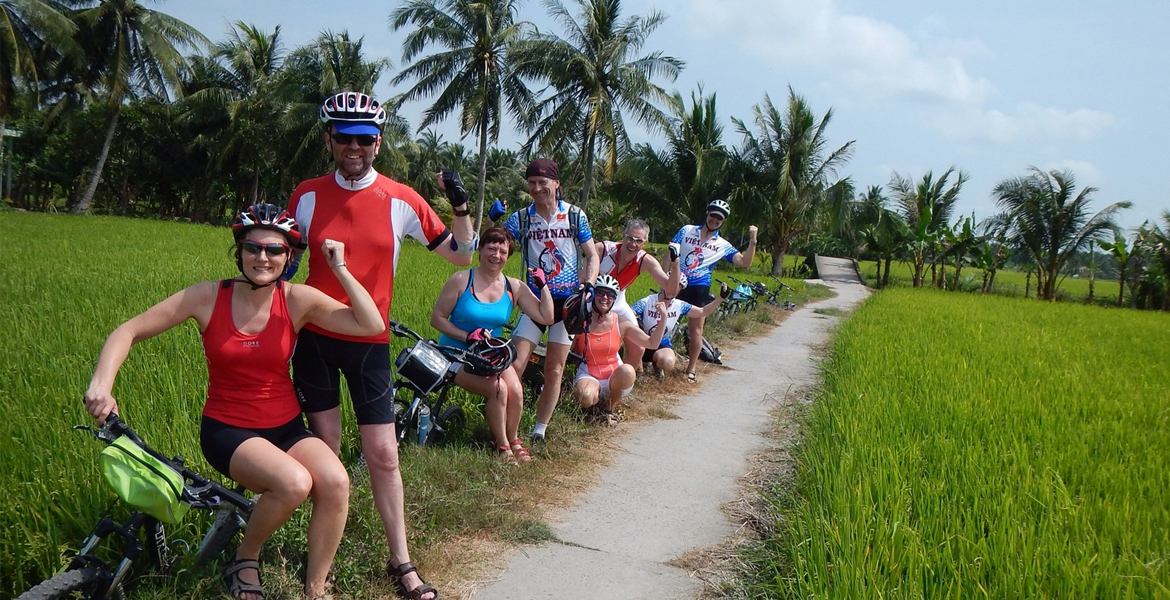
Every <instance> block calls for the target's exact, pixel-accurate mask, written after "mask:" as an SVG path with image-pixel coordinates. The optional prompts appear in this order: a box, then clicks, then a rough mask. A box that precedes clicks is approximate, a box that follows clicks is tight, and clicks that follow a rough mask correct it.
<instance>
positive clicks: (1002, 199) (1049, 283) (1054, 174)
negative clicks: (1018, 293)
mask: <svg viewBox="0 0 1170 600" xmlns="http://www.w3.org/2000/svg"><path fill="white" fill-rule="evenodd" d="M1029 171H1030V172H1029V173H1028V174H1027V175H1024V176H1022V177H1012V178H1009V179H1005V180H1003V181H1000V182H999V183H998V184H996V186H995V188H994V189H993V191H992V196H993V197H994V198H995V199H996V203H997V204H998V205H999V206H1000V207H1001V208H1003V209H1004V212H1005V218H1006V219H1007V220H1008V221H1009V222H1010V224H1011V229H1010V230H1009V240H1011V241H1012V242H1013V243H1017V244H1019V245H1020V246H1022V247H1023V248H1025V249H1027V252H1028V253H1029V255H1030V257H1031V259H1032V261H1033V262H1034V263H1035V265H1036V277H1037V287H1036V290H1037V297H1039V298H1041V299H1045V300H1049V301H1054V300H1056V281H1057V276H1058V275H1059V274H1060V272H1061V270H1062V268H1063V267H1064V265H1065V263H1067V262H1068V260H1069V258H1071V257H1072V256H1073V255H1074V254H1075V253H1076V252H1078V251H1079V250H1082V249H1083V248H1084V247H1085V246H1086V244H1088V241H1089V240H1090V239H1097V240H1100V239H1101V238H1102V236H1103V235H1104V234H1105V233H1107V232H1112V231H1113V230H1114V229H1115V228H1116V224H1115V223H1114V222H1113V215H1115V214H1116V213H1117V211H1119V210H1122V209H1125V208H1129V207H1130V206H1132V204H1131V203H1130V202H1115V203H1113V204H1110V205H1109V206H1107V207H1105V208H1104V209H1102V210H1101V211H1100V212H1098V213H1096V214H1091V213H1090V211H1089V204H1090V203H1091V202H1092V196H1093V194H1094V193H1095V192H1096V191H1097V188H1095V187H1085V188H1083V189H1081V190H1080V192H1077V191H1076V180H1075V178H1074V177H1073V174H1072V173H1071V172H1070V171H1055V170H1054V171H1049V172H1044V171H1042V170H1040V169H1038V168H1036V167H1031V168H1030V169H1029Z"/></svg>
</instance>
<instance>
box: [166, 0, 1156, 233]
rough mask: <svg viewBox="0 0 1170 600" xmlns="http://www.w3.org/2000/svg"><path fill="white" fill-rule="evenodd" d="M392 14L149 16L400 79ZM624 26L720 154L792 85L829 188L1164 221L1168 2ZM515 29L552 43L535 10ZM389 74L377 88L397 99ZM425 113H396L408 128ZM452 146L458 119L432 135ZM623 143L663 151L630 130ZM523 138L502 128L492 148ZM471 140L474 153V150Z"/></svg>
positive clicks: (785, 1) (316, 11)
mask: <svg viewBox="0 0 1170 600" xmlns="http://www.w3.org/2000/svg"><path fill="white" fill-rule="evenodd" d="M394 6H397V4H395V3H392V2H385V3H384V2H364V3H333V2H308V1H305V0H287V1H283V2H238V1H235V2H228V1H226V0H202V1H200V2H160V3H157V4H153V6H152V8H156V9H158V10H161V11H163V12H166V13H168V14H171V15H173V16H176V17H179V18H181V19H183V20H184V21H186V22H188V23H190V24H191V25H193V26H195V27H197V28H198V29H200V30H201V31H202V32H203V33H204V34H205V35H207V36H208V37H210V38H211V39H212V40H220V39H223V38H224V37H225V35H226V32H227V29H228V27H229V24H230V23H231V22H234V21H244V22H247V23H251V24H254V25H258V26H260V27H262V28H264V29H271V28H272V27H274V26H276V25H278V24H279V25H280V26H281V33H282V37H283V39H284V43H285V45H286V49H288V50H291V49H293V48H295V47H296V46H298V45H301V44H303V43H306V42H308V41H309V40H311V39H312V38H313V37H315V36H316V35H317V33H319V32H320V31H322V30H325V29H331V30H334V31H341V30H349V32H350V33H351V34H352V35H363V36H365V48H366V51H367V53H368V55H369V56H371V57H373V56H380V57H386V58H389V59H391V61H392V62H393V63H394V66H395V68H393V69H391V73H396V72H397V68H398V67H400V66H401V44H402V39H403V36H404V32H399V33H392V32H391V31H390V28H389V26H388V16H389V13H390V11H391V10H392V8H393V7H394ZM622 6H623V11H624V14H626V15H635V14H641V15H644V14H648V13H649V12H650V11H653V10H658V11H661V12H663V13H665V14H666V15H667V16H668V19H667V20H666V22H665V23H664V24H663V25H662V26H661V27H659V29H658V30H656V31H655V32H654V33H653V34H652V35H651V37H650V38H649V42H648V46H647V49H646V50H647V51H653V50H661V51H662V52H663V53H665V54H667V55H670V56H674V57H677V58H680V59H682V60H684V61H686V63H687V66H686V68H685V69H684V70H683V72H682V75H681V76H680V77H679V79H678V80H677V81H675V82H673V83H669V82H660V84H662V85H663V86H664V87H665V88H666V89H667V90H668V91H673V90H678V91H680V92H681V93H682V94H683V96H684V97H688V98H689V96H690V93H691V91H693V90H695V89H696V88H697V86H698V85H700V84H701V85H702V86H703V87H704V89H705V90H706V91H707V93H711V92H715V93H717V94H718V105H717V111H718V114H719V115H720V116H721V119H722V120H723V121H724V122H725V129H724V141H725V143H727V144H729V145H732V144H737V143H738V142H739V140H740V137H739V135H738V133H737V132H736V130H735V128H734V126H733V125H732V124H731V121H730V117H737V118H739V119H742V120H745V121H750V120H751V116H752V108H753V106H755V105H757V104H759V103H761V101H762V100H763V98H764V95H765V94H769V95H770V96H771V98H772V101H773V102H774V103H775V104H777V105H782V104H783V103H784V102H785V101H786V98H787V94H788V87H789V86H792V88H793V89H794V90H795V91H796V93H797V94H799V95H801V96H804V97H805V98H806V99H807V100H808V102H809V103H810V105H811V106H812V108H813V110H814V112H815V113H816V114H817V115H818V116H820V115H822V114H824V112H825V111H827V110H828V109H830V108H831V109H832V110H833V112H834V115H833V120H832V121H831V123H830V125H829V129H828V132H829V135H830V138H831V143H832V147H834V148H835V147H837V146H840V145H842V144H844V143H846V142H848V141H851V140H853V141H856V144H855V153H854V156H853V158H852V160H851V161H849V163H848V164H847V165H846V167H845V168H844V169H843V171H842V173H841V175H849V176H851V177H852V178H853V180H854V182H855V183H856V185H857V188H858V189H859V190H863V189H865V188H867V187H868V186H870V185H885V184H886V183H887V182H888V181H889V180H890V175H891V173H893V172H895V171H896V172H898V173H899V174H901V175H903V176H908V177H910V178H911V179H914V180H918V179H920V178H921V177H922V176H923V175H924V174H925V173H926V172H927V171H933V172H934V173H935V174H936V175H938V174H940V173H942V172H943V171H945V170H946V169H947V168H948V167H950V166H952V165H953V166H956V167H958V168H960V169H962V170H964V171H965V172H967V173H968V174H969V175H970V181H969V182H968V183H967V184H966V185H965V186H964V188H963V192H962V194H961V196H960V201H959V206H958V209H959V212H960V213H965V214H969V213H971V212H974V213H975V216H976V217H977V218H983V217H986V216H989V215H991V214H992V213H993V212H995V205H994V202H993V200H991V198H990V193H991V189H992V187H994V185H995V184H996V182H998V181H1000V180H1002V179H1005V178H1007V177H1014V176H1018V175H1023V174H1025V173H1026V172H1027V168H1028V167H1029V166H1031V165H1034V166H1037V167H1040V168H1041V169H1044V170H1052V169H1060V170H1064V169H1068V170H1070V171H1072V172H1073V174H1074V175H1075V176H1076V180H1077V183H1078V185H1079V186H1094V187H1096V188H1098V190H1099V191H1097V192H1096V193H1095V194H1094V198H1095V202H1094V205H1093V206H1094V208H1096V209H1100V208H1103V207H1104V206H1106V205H1107V204H1109V203H1112V202H1117V201H1122V200H1128V201H1130V202H1133V203H1134V207H1133V208H1132V209H1129V210H1127V211H1124V212H1123V213H1122V214H1121V215H1120V218H1119V220H1120V222H1121V223H1122V225H1124V226H1126V227H1136V226H1138V225H1140V224H1141V223H1142V221H1144V220H1146V219H1151V220H1153V219H1156V218H1157V217H1158V216H1159V214H1160V213H1161V211H1163V210H1166V209H1170V152H1168V151H1167V150H1168V148H1167V146H1168V140H1170V115H1168V109H1167V99H1170V41H1168V36H1166V35H1165V27H1166V23H1168V22H1170V2H1165V1H1164V0H1137V1H1125V0H1123V1H1121V2H1116V3H1113V2H1098V1H1082V0H1065V1H1062V2H1055V1H1052V0H1033V1H1030V2H1006V1H1000V0H985V1H983V2H964V3H951V2H947V3H939V2H925V1H922V0H901V1H899V2H881V3H874V2H862V1H860V0H769V1H760V0H719V1H713V0H625V2H624V3H623V5H622ZM521 18H522V19H527V20H531V21H533V22H535V23H537V25H538V26H540V27H542V28H546V29H550V30H551V31H553V32H556V33H559V31H558V30H557V29H556V27H555V25H554V24H552V23H551V22H550V21H549V20H548V18H547V16H546V15H545V11H544V9H543V6H542V5H541V4H540V3H539V2H533V1H529V2H528V3H526V4H523V5H522V13H521ZM388 79H389V78H384V81H383V82H382V83H381V84H380V85H379V87H378V88H377V90H376V91H377V93H378V94H380V95H387V96H388V95H391V94H393V93H398V92H400V91H402V90H401V89H392V88H391V86H390V84H389V81H388ZM424 108H425V104H424V103H422V102H419V103H416V104H415V105H413V106H408V107H406V110H405V111H404V116H406V117H407V119H409V120H410V121H411V122H412V123H413V124H417V123H418V121H419V117H418V115H419V114H420V113H421V111H422V110H423V109H424ZM439 132H440V133H442V134H443V136H444V138H445V139H447V140H450V141H456V140H458V139H459V136H458V129H457V126H456V125H455V124H454V123H450V124H447V125H446V126H444V127H441V128H439ZM632 135H633V137H634V138H635V141H646V142H650V143H651V144H654V145H660V144H661V143H662V140H661V139H659V138H656V137H654V136H652V135H650V134H648V133H645V132H633V133H632ZM518 139H519V136H518V135H516V134H515V133H513V132H505V133H504V135H503V136H502V139H501V141H500V143H501V145H505V146H514V145H516V142H517V140H518ZM465 143H467V144H468V145H474V144H473V141H472V140H470V139H469V140H467V141H466V142H465Z"/></svg>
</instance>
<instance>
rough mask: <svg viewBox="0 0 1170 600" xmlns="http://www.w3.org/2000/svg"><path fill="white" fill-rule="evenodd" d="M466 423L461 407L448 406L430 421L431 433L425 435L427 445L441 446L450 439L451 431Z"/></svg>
mask: <svg viewBox="0 0 1170 600" xmlns="http://www.w3.org/2000/svg"><path fill="white" fill-rule="evenodd" d="M466 422H467V417H466V415H464V414H463V407H462V406H448V407H447V408H444V409H443V410H441V411H439V414H438V415H437V416H436V417H435V418H434V419H432V426H431V432H430V433H429V434H428V435H427V445H428V446H429V445H431V444H436V445H440V446H441V445H443V444H444V443H445V442H447V441H448V440H450V439H451V432H452V430H453V429H456V428H461V427H463V425H464V424H465V423H466Z"/></svg>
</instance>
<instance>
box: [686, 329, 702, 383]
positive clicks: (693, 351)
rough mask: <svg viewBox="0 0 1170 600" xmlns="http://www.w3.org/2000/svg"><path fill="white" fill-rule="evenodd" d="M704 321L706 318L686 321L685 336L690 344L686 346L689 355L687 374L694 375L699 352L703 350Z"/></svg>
mask: <svg viewBox="0 0 1170 600" xmlns="http://www.w3.org/2000/svg"><path fill="white" fill-rule="evenodd" d="M705 320H706V317H700V318H693V317H691V318H688V319H687V335H689V336H690V338H691V339H690V343H688V344H687V351H688V353H689V354H690V362H689V364H687V373H694V372H695V367H696V366H698V364H699V352H701V351H702V350H703V321H705Z"/></svg>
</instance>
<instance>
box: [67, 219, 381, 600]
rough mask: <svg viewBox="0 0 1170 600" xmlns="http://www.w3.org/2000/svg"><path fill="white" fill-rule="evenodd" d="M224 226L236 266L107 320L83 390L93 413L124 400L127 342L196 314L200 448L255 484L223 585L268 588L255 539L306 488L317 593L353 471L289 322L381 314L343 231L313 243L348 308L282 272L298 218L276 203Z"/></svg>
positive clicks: (252, 598)
mask: <svg viewBox="0 0 1170 600" xmlns="http://www.w3.org/2000/svg"><path fill="white" fill-rule="evenodd" d="M232 233H233V235H234V237H235V240H236V266H237V267H238V268H239V270H240V276H239V277H236V278H234V279H225V280H223V281H207V282H203V283H197V284H195V285H193V286H191V287H189V288H187V289H185V290H182V291H180V292H179V293H177V294H175V295H173V296H171V297H169V298H167V299H166V300H163V301H162V302H159V303H158V304H156V305H154V306H152V307H150V308H149V309H147V310H146V312H143V313H142V314H140V315H138V316H136V317H134V318H132V319H130V320H129V321H127V322H125V323H123V324H122V325H120V326H119V327H118V328H117V329H115V330H114V332H113V333H111V334H110V336H109V337H108V338H107V339H106V343H105V345H104V346H103V347H102V351H101V355H100V356H99V357H98V364H97V368H96V369H95V370H94V374H93V378H92V379H91V380H90V383H89V389H88V390H87V391H86V392H85V405H86V410H87V411H88V412H89V413H90V414H91V415H93V417H94V418H96V419H97V420H98V421H104V420H105V419H106V417H107V416H109V414H110V413H112V412H114V413H116V412H120V411H119V410H118V404H117V401H116V400H115V399H114V396H113V387H114V380H115V379H116V377H117V374H118V369H119V368H121V366H122V363H123V362H124V361H125V360H126V357H127V355H129V353H130V347H131V346H132V345H133V344H135V343H137V342H140V341H142V340H145V339H149V338H151V337H154V336H156V335H158V334H160V333H162V332H164V331H167V330H169V329H172V328H174V327H176V326H178V325H179V324H181V323H183V322H184V321H186V320H188V319H193V320H194V321H195V323H196V324H197V325H198V326H199V330H200V331H201V332H202V337H203V349H204V353H205V354H206V356H207V372H208V386H207V402H206V404H205V405H204V408H203V419H202V424H201V426H200V445H201V447H202V449H203V454H204V456H205V457H206V458H207V461H208V463H210V464H211V466H212V467H215V469H217V470H218V471H220V472H222V473H223V474H225V475H227V476H228V477H231V478H232V479H234V480H235V481H237V482H239V483H241V484H243V485H244V486H245V487H247V488H248V489H249V490H251V491H253V492H255V493H257V494H262V496H261V497H260V499H259V500H258V501H257V502H256V507H255V508H254V509H253V511H252V515H251V517H250V518H249V519H248V527H247V529H246V530H245V533H244V539H243V541H242V542H241V543H240V546H239V549H238V550H237V551H236V556H235V558H234V560H232V561H231V562H230V563H228V566H227V569H226V570H225V571H224V578H225V581H226V582H227V584H228V587H229V591H230V592H231V594H232V596H234V597H236V598H240V599H242V600H257V599H262V598H263V597H264V592H263V589H262V588H261V586H260V563H259V561H258V559H259V557H260V549H261V546H262V545H263V544H264V542H265V541H266V540H267V539H268V538H269V536H271V535H272V534H273V533H274V532H275V531H276V530H277V529H278V528H279V527H280V526H281V525H283V524H284V523H285V522H286V521H288V519H289V517H291V516H292V513H293V511H294V510H296V508H297V507H298V506H300V505H301V503H303V502H304V501H305V499H306V498H307V497H309V496H312V498H313V514H312V516H311V517H310V519H309V530H308V551H309V556H308V565H307V568H306V573H305V596H306V598H320V597H322V596H325V595H326V576H327V575H328V573H329V567H330V565H331V564H332V563H333V557H334V555H335V554H336V553H337V547H338V545H339V544H340V542H341V535H342V532H343V531H344V529H345V520H346V516H347V514H348V511H349V480H348V477H347V475H346V472H345V468H344V467H343V466H342V464H341V462H340V460H338V458H337V456H336V455H335V454H334V453H333V451H332V450H331V449H330V448H329V446H327V445H326V444H325V443H324V442H322V441H321V440H320V439H318V438H316V437H314V436H313V435H312V434H311V433H309V431H308V430H307V429H306V428H305V425H304V421H303V420H302V417H301V411H300V406H299V404H298V403H297V398H296V394H295V392H294V391H293V385H292V380H291V378H290V377H289V372H288V369H289V358H290V357H291V356H292V350H293V346H294V345H295V344H296V339H297V332H298V331H300V329H301V327H303V326H304V325H306V324H308V323H313V324H315V325H317V326H319V327H322V328H324V329H327V330H329V331H334V332H337V333H341V334H345V335H373V334H376V333H378V332H380V331H382V330H383V329H384V328H385V323H384V322H383V320H382V317H381V315H380V314H379V313H378V309H377V306H376V305H375V304H374V300H373V299H372V298H371V297H370V295H369V293H367V292H366V290H365V288H363V287H362V286H361V285H360V284H358V282H357V280H356V279H354V278H353V276H352V275H350V273H349V271H348V270H347V269H346V265H345V247H344V245H343V244H341V243H340V242H335V241H333V240H326V241H325V242H324V244H323V245H322V248H321V251H322V253H323V254H326V255H327V256H328V257H329V265H330V266H331V267H332V270H333V273H334V274H335V275H336V276H337V279H338V280H339V281H340V282H341V285H342V286H343V287H344V288H345V291H346V293H347V294H348V295H349V298H350V299H351V300H352V302H353V308H350V307H349V306H346V305H344V304H342V303H341V302H338V301H337V300H334V299H333V298H330V297H329V296H327V295H325V294H324V293H322V292H321V291H319V290H317V289H316V288H313V287H309V286H307V285H299V284H292V283H287V282H284V281H281V275H282V274H283V273H284V271H285V267H286V265H287V264H288V260H289V254H290V251H291V249H292V248H293V247H296V246H298V245H300V243H301V235H300V231H299V229H298V227H297V224H296V221H295V220H293V218H292V217H291V216H289V214H288V213H287V212H285V211H284V209H282V208H281V207H279V206H274V205H271V204H257V205H253V206H250V207H248V209H247V210H245V211H244V212H242V213H240V215H239V216H237V217H236V220H235V222H234V223H233V225H232Z"/></svg>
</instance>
